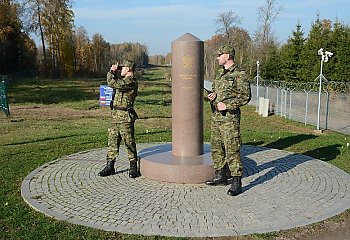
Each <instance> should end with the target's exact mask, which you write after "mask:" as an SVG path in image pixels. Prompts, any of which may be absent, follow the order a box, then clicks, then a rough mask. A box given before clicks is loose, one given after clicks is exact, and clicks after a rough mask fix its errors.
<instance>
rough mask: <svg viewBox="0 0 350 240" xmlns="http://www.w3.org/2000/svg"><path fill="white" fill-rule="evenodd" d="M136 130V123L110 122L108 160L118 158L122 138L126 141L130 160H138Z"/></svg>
mask: <svg viewBox="0 0 350 240" xmlns="http://www.w3.org/2000/svg"><path fill="white" fill-rule="evenodd" d="M134 132H135V129H134V123H110V125H109V128H108V151H107V160H108V161H110V160H116V159H117V157H118V156H119V148H120V144H121V141H122V140H123V141H124V145H125V147H126V151H127V154H128V159H129V161H136V160H137V150H136V143H135V136H134Z"/></svg>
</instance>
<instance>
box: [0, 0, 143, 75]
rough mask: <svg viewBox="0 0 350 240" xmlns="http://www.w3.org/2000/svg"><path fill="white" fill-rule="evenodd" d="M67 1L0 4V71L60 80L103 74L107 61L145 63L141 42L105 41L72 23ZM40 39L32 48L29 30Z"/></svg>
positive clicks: (8, 1)
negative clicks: (112, 42) (115, 42)
mask: <svg viewBox="0 0 350 240" xmlns="http://www.w3.org/2000/svg"><path fill="white" fill-rule="evenodd" d="M71 7H72V1H71V0H2V1H1V2H0V27H1V28H0V44H1V45H0V46H1V47H0V54H1V57H0V74H13V73H17V74H22V75H32V76H33V75H34V76H36V75H39V76H42V77H51V78H60V77H74V76H95V75H100V74H101V73H103V74H105V72H106V71H108V68H109V66H110V65H111V64H112V63H116V62H120V61H121V60H122V59H130V60H133V61H135V62H136V64H137V66H139V67H142V66H145V65H147V64H148V53H147V46H145V45H144V44H140V43H117V44H111V43H108V42H107V41H105V40H104V38H103V36H102V35H101V34H99V33H96V34H94V35H93V36H92V38H91V39H90V38H89V37H88V35H87V32H86V30H85V29H84V27H76V26H75V25H74V12H73V11H72V10H71ZM30 33H35V34H36V35H37V36H38V38H39V39H40V46H39V47H38V48H37V46H36V44H35V43H34V41H33V40H32V39H31V38H30V36H29V34H30Z"/></svg>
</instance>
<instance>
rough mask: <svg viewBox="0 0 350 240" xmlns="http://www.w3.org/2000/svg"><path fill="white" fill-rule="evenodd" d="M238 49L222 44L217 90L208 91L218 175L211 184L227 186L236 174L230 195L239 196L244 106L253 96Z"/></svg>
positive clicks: (215, 88) (218, 58)
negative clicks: (237, 62)
mask: <svg viewBox="0 0 350 240" xmlns="http://www.w3.org/2000/svg"><path fill="white" fill-rule="evenodd" d="M234 55H235V51H234V49H233V48H232V47H230V46H222V47H221V48H220V49H219V51H218V57H217V60H218V63H219V65H220V66H221V68H220V69H219V70H218V72H217V75H216V76H215V79H214V81H213V86H212V88H213V92H212V93H209V94H208V99H209V100H210V101H211V105H212V110H213V115H212V120H211V156H212V159H213V162H214V169H215V177H214V178H213V179H211V180H209V181H207V182H206V184H207V185H227V184H228V176H231V175H232V176H233V179H232V183H231V187H230V188H229V190H228V192H227V194H229V195H231V196H236V195H238V194H240V193H241V191H242V181H241V178H242V174H243V166H242V162H241V158H240V148H241V137H240V117H241V111H240V107H241V106H243V105H245V104H247V103H248V102H249V101H250V99H251V91H250V85H249V82H248V77H247V75H246V72H245V71H244V70H243V69H241V68H239V67H238V66H236V65H235V63H234Z"/></svg>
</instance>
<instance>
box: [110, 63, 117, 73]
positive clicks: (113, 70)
mask: <svg viewBox="0 0 350 240" xmlns="http://www.w3.org/2000/svg"><path fill="white" fill-rule="evenodd" d="M117 69H118V64H113V65H112V66H111V71H112V72H115V71H117Z"/></svg>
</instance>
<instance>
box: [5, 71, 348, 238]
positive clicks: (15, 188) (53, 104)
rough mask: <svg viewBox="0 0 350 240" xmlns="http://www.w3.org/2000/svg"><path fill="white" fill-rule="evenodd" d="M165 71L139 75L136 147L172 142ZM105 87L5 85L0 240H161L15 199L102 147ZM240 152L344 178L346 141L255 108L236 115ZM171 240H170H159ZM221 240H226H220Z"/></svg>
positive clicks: (88, 83)
mask: <svg viewBox="0 0 350 240" xmlns="http://www.w3.org/2000/svg"><path fill="white" fill-rule="evenodd" d="M164 71H165V70H164V69H151V70H146V71H145V73H144V74H143V75H142V77H141V78H140V80H139V96H138V98H137V99H136V106H135V108H136V110H137V112H138V115H139V117H140V119H139V120H138V121H137V122H136V139H137V142H138V143H145V142H169V141H171V83H170V82H169V81H166V80H164V78H163V74H164ZM101 84H105V79H104V78H103V77H101V78H100V79H81V80H39V79H24V80H18V81H16V82H11V83H10V84H9V100H10V112H11V116H10V117H6V116H5V114H3V113H0V122H1V128H0V136H1V137H0V166H1V168H0V186H1V188H0V239H33V240H34V239H163V237H157V236H154V237H143V236H135V235H127V234H120V233H113V232H104V231H101V230H96V229H92V228H88V227H83V226H78V225H73V224H69V223H65V222H62V221H56V220H54V219H51V218H49V217H46V216H45V215H44V214H41V213H39V212H36V211H35V210H33V209H32V208H30V207H29V206H28V205H27V204H26V203H25V202H24V201H23V199H22V197H21V192H20V191H21V183H22V181H23V179H24V178H25V177H26V176H27V175H28V174H29V173H30V172H31V171H33V170H34V169H36V168H38V167H39V166H41V165H43V164H44V163H47V162H50V161H52V160H54V159H57V158H59V157H63V156H66V155H69V154H72V153H76V152H80V151H84V150H90V149H94V148H101V147H106V145H107V126H108V122H109V109H108V108H107V107H100V106H99V105H98V97H99V85H101ZM204 109H205V114H204V116H205V123H204V126H205V133H204V137H205V141H209V138H210V127H209V125H210V123H209V119H210V109H209V104H208V103H207V102H205V103H204ZM241 128H242V136H243V142H244V144H248V145H255V146H266V147H271V148H277V149H282V150H286V151H293V152H297V153H302V154H305V155H308V156H312V157H315V158H318V159H321V160H323V161H326V162H328V163H330V164H333V165H335V166H337V167H339V168H341V169H343V170H344V171H346V172H347V173H350V164H349V163H350V147H347V143H349V142H350V136H347V135H344V134H340V133H336V132H331V131H326V132H325V133H324V134H322V135H315V134H314V132H313V130H314V129H315V127H314V126H305V125H304V124H302V123H297V122H293V121H290V120H286V119H284V118H280V117H278V116H271V117H269V118H262V117H260V116H259V115H258V114H257V113H256V112H255V107H251V106H245V107H243V108H242V126H241ZM349 215H350V214H349V210H348V211H347V212H345V213H343V214H341V215H340V216H337V217H334V218H332V219H331V220H326V221H324V222H321V223H317V224H313V225H311V226H307V227H303V228H299V229H293V230H288V231H281V232H278V233H269V234H254V235H250V236H242V237H239V238H236V239H273V238H275V237H283V236H289V235H290V234H295V233H300V232H308V233H313V232H315V231H316V232H317V231H320V230H321V229H324V228H327V226H328V225H329V224H335V223H336V222H341V221H344V220H345V219H348V218H350V216H349ZM164 239H176V238H164ZM221 239H227V238H221Z"/></svg>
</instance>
